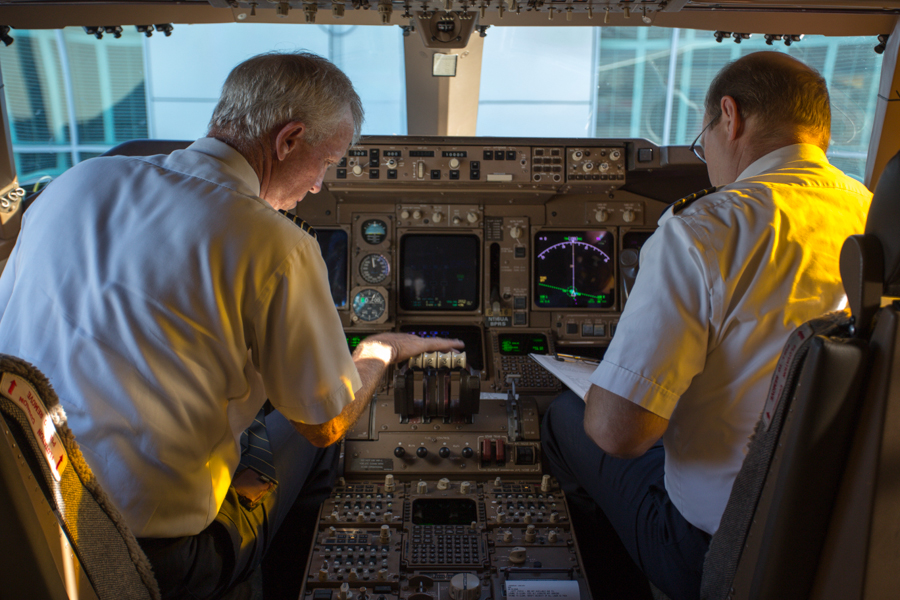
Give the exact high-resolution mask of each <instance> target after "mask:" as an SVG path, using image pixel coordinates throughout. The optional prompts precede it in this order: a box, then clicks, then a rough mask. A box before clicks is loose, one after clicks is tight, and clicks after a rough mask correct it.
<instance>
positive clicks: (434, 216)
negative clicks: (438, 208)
mask: <svg viewBox="0 0 900 600" xmlns="http://www.w3.org/2000/svg"><path fill="white" fill-rule="evenodd" d="M443 218H444V215H442V214H441V213H439V212H434V213H431V220H432V221H434V222H435V223H440V222H441V220H443Z"/></svg>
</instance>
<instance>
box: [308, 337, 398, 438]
mask: <svg viewBox="0 0 900 600" xmlns="http://www.w3.org/2000/svg"><path fill="white" fill-rule="evenodd" d="M389 361H390V354H389V353H388V354H386V355H379V354H378V353H373V352H371V351H369V352H357V353H354V355H353V363H354V364H355V365H356V370H357V371H358V372H359V379H360V381H361V382H362V386H361V387H360V388H359V390H357V391H356V395H355V397H354V399H353V401H352V402H351V403H350V404H348V405H347V406H345V407H344V409H343V410H342V411H341V414H339V415H338V416H336V417H335V418H333V419H331V420H330V421H327V422H325V423H322V424H321V425H307V424H305V423H298V422H296V421H294V422H293V423H294V427H296V428H297V431H299V432H300V433H301V434H303V436H304V437H306V439H308V440H309V441H310V443H311V444H312V445H313V446H317V447H319V448H324V447H326V446H330V445H331V444H334V443H335V442H337V441H339V440H340V439H341V438H342V437H344V436H345V435H347V432H348V431H350V428H352V427H353V426H354V425H355V424H356V422H357V421H358V420H359V418H360V417H361V416H362V415H363V413H365V412H366V410H368V408H369V403H370V402H371V401H372V396H373V395H374V394H375V390H376V388H377V387H378V384H379V383H380V382H381V379H382V378H383V377H384V373H385V371H386V370H387V367H388V364H390V363H389Z"/></svg>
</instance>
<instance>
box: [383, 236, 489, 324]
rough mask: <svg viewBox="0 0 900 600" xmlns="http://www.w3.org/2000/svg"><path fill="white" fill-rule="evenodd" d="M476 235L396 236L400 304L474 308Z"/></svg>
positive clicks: (419, 307) (426, 308)
mask: <svg viewBox="0 0 900 600" xmlns="http://www.w3.org/2000/svg"><path fill="white" fill-rule="evenodd" d="M478 247H479V242H478V236H475V235H419V234H409V235H405V236H403V238H402V239H401V240H400V308H402V309H404V310H408V311H430V310H436V311H437V310H440V311H475V310H478V290H479V279H480V273H481V271H480V269H479V256H478Z"/></svg>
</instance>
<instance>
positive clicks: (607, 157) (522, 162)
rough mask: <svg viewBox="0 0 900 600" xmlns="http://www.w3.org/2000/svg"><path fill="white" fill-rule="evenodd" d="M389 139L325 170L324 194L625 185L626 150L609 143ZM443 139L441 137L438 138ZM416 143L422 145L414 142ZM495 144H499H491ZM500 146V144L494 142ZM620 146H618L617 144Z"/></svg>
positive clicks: (367, 143) (368, 141)
mask: <svg viewBox="0 0 900 600" xmlns="http://www.w3.org/2000/svg"><path fill="white" fill-rule="evenodd" d="M386 139H387V140H390V138H383V137H373V138H364V139H363V140H362V141H360V143H359V144H358V145H356V146H354V147H352V148H350V149H349V150H348V152H347V155H346V156H345V157H344V158H343V159H342V160H341V161H340V163H339V164H338V167H337V168H336V169H334V170H329V171H328V172H327V173H326V175H325V183H326V184H327V185H328V187H329V189H332V190H334V191H339V190H342V189H346V190H350V189H352V188H354V187H359V186H362V185H378V186H382V185H384V186H390V185H394V184H403V185H409V184H427V185H441V184H447V183H448V182H453V183H457V184H460V185H465V186H472V187H475V186H477V187H479V188H482V187H486V188H488V189H492V188H497V189H515V186H518V185H522V184H526V183H527V184H531V187H532V188H534V189H561V188H562V187H563V186H570V187H572V186H574V188H576V189H582V188H583V189H585V191H593V190H595V189H613V188H617V187H620V186H622V185H624V184H625V181H626V174H627V166H626V165H627V160H626V155H627V152H628V150H627V148H626V147H625V146H624V145H623V146H612V145H608V144H609V142H610V141H611V140H605V141H606V144H603V142H604V140H597V142H596V143H597V145H596V146H592V145H591V144H590V140H586V141H584V142H583V143H581V142H579V145H577V146H571V145H568V144H565V143H564V142H563V143H559V144H554V143H552V142H551V143H545V144H528V143H527V140H523V142H524V143H522V144H510V143H509V142H510V141H512V140H499V139H498V140H491V139H484V141H483V143H481V144H478V143H466V142H470V141H472V142H475V141H476V140H477V138H469V139H466V138H463V140H464V141H461V142H456V143H450V144H442V143H428V140H429V138H415V139H412V140H411V139H407V143H406V144H392V143H391V142H390V141H387V142H385V140H386ZM438 139H439V140H444V139H446V138H438ZM417 141H421V142H423V143H415V142H417ZM491 142H498V143H491ZM499 142H505V143H499ZM620 143H621V142H620Z"/></svg>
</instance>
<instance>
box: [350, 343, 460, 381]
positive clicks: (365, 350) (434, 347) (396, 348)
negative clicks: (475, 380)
mask: <svg viewBox="0 0 900 600" xmlns="http://www.w3.org/2000/svg"><path fill="white" fill-rule="evenodd" d="M463 347H464V345H463V343H462V342H461V341H459V340H448V339H445V338H422V337H419V336H417V335H411V334H409V333H379V334H377V335H372V336H369V337H367V338H366V339H364V340H363V341H361V342H360V343H359V346H357V347H356V351H355V352H354V353H353V360H354V361H356V360H361V359H366V358H377V359H379V360H381V361H383V362H384V363H385V364H386V365H388V364H394V363H402V362H405V361H407V360H409V359H410V358H412V357H413V356H417V355H419V354H422V353H424V352H450V351H451V350H462V349H463ZM363 387H365V386H363Z"/></svg>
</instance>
